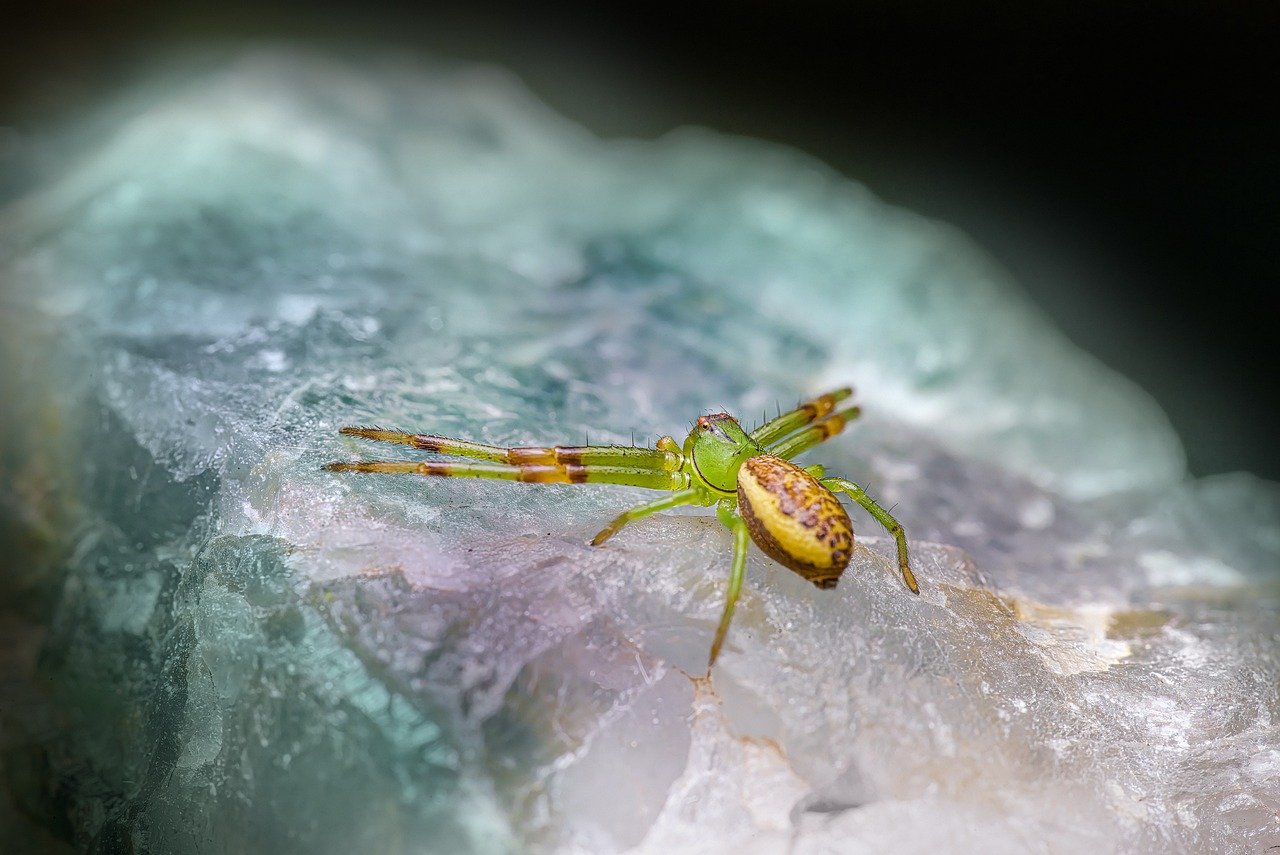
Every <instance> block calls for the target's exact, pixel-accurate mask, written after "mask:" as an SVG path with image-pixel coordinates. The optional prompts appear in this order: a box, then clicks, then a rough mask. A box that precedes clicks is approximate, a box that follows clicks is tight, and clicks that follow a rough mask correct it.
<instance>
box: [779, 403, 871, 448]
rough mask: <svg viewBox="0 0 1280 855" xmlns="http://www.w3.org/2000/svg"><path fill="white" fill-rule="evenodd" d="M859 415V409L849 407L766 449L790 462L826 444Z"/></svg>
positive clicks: (860, 410)
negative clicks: (804, 452) (797, 456)
mask: <svg viewBox="0 0 1280 855" xmlns="http://www.w3.org/2000/svg"><path fill="white" fill-rule="evenodd" d="M860 415H862V408H861V407H850V408H849V409H847V410H841V411H840V412H838V413H834V414H832V415H830V416H828V417H827V418H825V419H823V420H822V421H820V422H818V423H817V424H816V425H813V426H812V427H808V428H805V429H804V430H802V431H800V432H799V433H797V434H795V435H794V436H791V437H788V438H787V439H784V440H782V441H781V442H779V443H777V444H775V445H774V446H773V447H772V448H768V452H769V453H770V454H772V455H774V456H775V457H781V458H782V459H783V460H790V459H791V458H793V457H795V456H796V455H797V454H799V453H800V452H802V451H807V450H809V449H810V448H813V447H814V446H815V445H817V444H818V443H820V442H826V441H827V440H828V439H830V438H831V437H833V436H835V435H836V434H838V433H840V431H842V430H844V426H845V425H847V424H848V423H849V422H851V421H853V420H854V419H856V418H857V417H858V416H860Z"/></svg>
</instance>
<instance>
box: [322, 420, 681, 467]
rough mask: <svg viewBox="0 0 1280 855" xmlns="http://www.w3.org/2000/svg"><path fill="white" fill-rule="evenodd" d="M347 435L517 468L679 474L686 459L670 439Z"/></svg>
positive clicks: (381, 431) (363, 431)
mask: <svg viewBox="0 0 1280 855" xmlns="http://www.w3.org/2000/svg"><path fill="white" fill-rule="evenodd" d="M339 433H341V434H342V435H343V436H358V437H360V438H361V439H371V440H374V441H375V442H390V443H395V444H397V445H410V446H413V447H414V448H421V449H422V450H423V451H430V452H434V453H436V454H445V455H448V456H450V457H470V458H472V459H475V460H488V461H490V462H493V463H509V464H511V465H513V466H520V465H524V464H542V465H555V466H566V465H573V464H582V465H592V464H598V465H603V466H623V467H628V468H634V469H661V470H664V471H667V472H675V471H677V470H679V469H680V466H681V464H682V463H683V462H684V458H683V457H682V455H681V454H680V446H679V445H677V444H676V442H675V440H674V439H672V438H671V437H669V436H664V437H663V438H662V439H660V440H659V441H658V447H657V448H636V447H634V446H630V445H551V446H515V447H510V448H508V447H504V446H500V445H485V444H484V443H480V442H471V441H469V440H465V439H453V438H452V437H447V436H435V435H432V434H424V433H409V432H408V431H400V430H387V429H385V428H376V427H344V428H342V430H340V431H339Z"/></svg>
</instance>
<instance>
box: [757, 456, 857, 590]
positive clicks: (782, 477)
mask: <svg viewBox="0 0 1280 855" xmlns="http://www.w3.org/2000/svg"><path fill="white" fill-rule="evenodd" d="M738 512H739V513H740V514H741V515H742V519H743V521H744V522H746V524H747V531H748V532H749V533H750V534H751V539H752V540H753V541H755V543H756V545H757V546H759V547H760V549H761V550H762V551H763V552H764V553H765V554H766V555H768V556H769V557H770V558H772V559H773V560H774V561H777V562H778V563H779V564H781V565H783V566H784V567H786V568H788V569H790V570H794V571H795V572H797V573H799V574H800V575H801V576H803V577H804V578H806V579H808V580H809V581H810V582H812V583H813V584H815V585H817V586H818V587H819V588H833V587H835V584H836V581H837V580H838V579H839V578H840V574H841V573H843V572H844V568H845V567H847V566H848V565H849V558H850V556H851V555H852V554H853V524H852V523H851V522H850V521H849V515H848V514H847V513H846V512H845V509H844V507H843V506H842V505H841V504H840V501H839V500H838V499H836V497H835V496H834V495H833V494H832V493H831V491H830V490H828V489H827V488H826V487H824V486H822V484H820V483H818V479H816V478H814V477H813V476H812V475H810V474H809V473H808V472H805V471H804V470H803V469H801V468H800V467H799V466H796V465H795V464H794V463H791V462H789V461H787V460H783V459H782V458H780V457H773V456H770V455H767V454H762V455H760V456H758V457H752V458H750V459H749V460H747V461H746V462H745V463H743V464H742V468H741V469H739V470H738Z"/></svg>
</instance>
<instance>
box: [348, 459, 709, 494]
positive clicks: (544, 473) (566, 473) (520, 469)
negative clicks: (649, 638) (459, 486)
mask: <svg viewBox="0 0 1280 855" xmlns="http://www.w3.org/2000/svg"><path fill="white" fill-rule="evenodd" d="M324 468H325V469H327V470H328V471H330V472H378V473H382V474H388V475H431V476H436V477H441V478H498V479H500V480H503V481H521V482H523V483H526V484H624V485H627V486H631V487H647V488H649V489H651V490H684V489H686V488H687V487H688V486H689V476H688V475H685V474H684V473H682V472H664V471H662V470H661V469H638V468H632V467H627V466H600V465H596V464H583V463H565V464H563V465H556V464H553V463H521V464H518V465H513V464H510V463H488V462H482V463H463V462H459V461H442V460H424V461H421V462H414V461H402V460H361V461H357V462H354V463H341V462H338V463H328V464H325V467H324Z"/></svg>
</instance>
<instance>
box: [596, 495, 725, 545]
mask: <svg viewBox="0 0 1280 855" xmlns="http://www.w3.org/2000/svg"><path fill="white" fill-rule="evenodd" d="M703 494H704V491H702V490H698V489H693V490H681V491H679V492H677V493H672V494H671V495H670V496H664V497H663V498H661V499H657V500H655V501H652V502H647V503H645V504H643V505H636V506H635V507H634V508H631V509H630V510H627V511H623V512H622V513H621V514H618V516H617V518H616V519H614V521H613V522H611V523H609V524H608V525H607V526H605V527H604V528H602V529H601V530H600V533H599V534H597V535H596V536H595V537H593V538H591V545H592V546H599V545H600V544H602V543H604V542H605V541H606V540H608V539H609V538H611V537H613V536H614V535H615V534H617V533H618V531H619V530H621V528H622V527H623V526H624V525H626V524H627V523H630V522H635V521H636V520H638V519H640V518H641V517H647V516H649V514H656V513H657V512H658V511H665V510H668V509H669V508H676V507H679V506H680V505H693V504H697V503H698V502H699V501H700V500H701V499H702V496H703Z"/></svg>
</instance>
